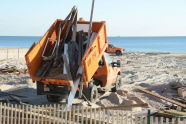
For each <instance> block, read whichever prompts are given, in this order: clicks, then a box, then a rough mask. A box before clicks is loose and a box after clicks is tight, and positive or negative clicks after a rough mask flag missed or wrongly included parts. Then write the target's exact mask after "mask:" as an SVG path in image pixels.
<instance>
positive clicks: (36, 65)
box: [25, 19, 120, 102]
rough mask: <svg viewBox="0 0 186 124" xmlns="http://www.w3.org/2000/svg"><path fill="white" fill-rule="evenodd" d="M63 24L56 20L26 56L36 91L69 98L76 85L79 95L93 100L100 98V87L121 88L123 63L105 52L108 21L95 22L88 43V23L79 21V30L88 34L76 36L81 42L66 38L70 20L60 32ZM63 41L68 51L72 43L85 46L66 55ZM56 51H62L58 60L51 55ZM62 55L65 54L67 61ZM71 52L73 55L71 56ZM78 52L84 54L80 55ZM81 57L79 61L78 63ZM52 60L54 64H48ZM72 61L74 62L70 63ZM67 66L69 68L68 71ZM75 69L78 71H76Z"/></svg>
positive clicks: (55, 99) (52, 98)
mask: <svg viewBox="0 0 186 124" xmlns="http://www.w3.org/2000/svg"><path fill="white" fill-rule="evenodd" d="M61 24H65V20H59V19H58V20H56V21H55V22H54V23H53V24H52V26H51V27H50V28H49V30H48V31H47V32H46V33H45V34H44V36H43V37H42V38H41V39H40V41H39V42H37V43H36V44H33V45H32V46H31V47H30V49H29V50H28V52H27V54H26V55H25V59H26V64H27V66H28V72H29V74H30V76H31V78H32V81H33V82H36V83H37V94H38V95H47V99H48V100H49V101H51V102H58V101H60V100H61V98H64V99H67V97H68V96H69V94H70V92H71V90H72V89H73V88H74V89H75V90H77V91H78V92H76V94H77V93H79V94H81V95H79V97H82V96H85V97H87V99H89V100H90V101H93V100H95V99H96V98H97V93H98V87H99V89H100V90H105V89H106V88H107V87H110V88H111V89H112V90H116V89H117V88H118V83H116V82H117V81H116V80H117V77H118V75H120V68H119V66H120V62H119V61H117V62H112V61H111V60H110V58H109V56H108V55H106V53H105V50H106V48H107V46H108V42H107V34H106V25H105V22H93V23H92V33H91V38H90V41H91V42H90V43H89V45H87V42H86V41H87V39H86V38H87V35H88V30H87V27H88V25H89V22H86V21H77V23H76V33H77V34H78V32H84V35H86V36H85V39H84V40H77V39H81V38H82V37H80V38H78V36H79V35H76V37H75V39H76V40H77V41H78V42H73V41H69V42H67V41H68V40H66V41H64V39H63V38H64V37H65V32H66V31H67V30H68V27H70V26H69V25H70V24H71V23H70V21H69V20H67V21H66V25H63V26H64V28H62V29H61V30H60V31H59V27H60V28H61ZM72 34H73V31H72V32H71V33H69V35H70V36H71V35H72ZM59 37H60V38H59ZM61 39H62V40H61ZM69 39H71V38H69ZM57 41H60V42H57ZM63 42H64V44H68V52H69V50H71V47H72V46H73V45H72V44H73V43H74V44H76V45H77V47H78V46H80V47H81V46H82V47H81V51H80V52H69V53H68V55H67V54H66V52H64V49H65V48H64V47H65V45H64V44H63ZM58 43H59V44H61V45H59V46H60V47H63V49H62V50H61V51H62V52H60V50H58V49H59V48H60V47H59V48H58V47H56V44H58ZM87 46H88V47H87ZM77 47H73V49H72V51H73V50H74V49H75V48H76V49H78V48H77ZM80 47H79V48H80ZM86 47H87V48H86ZM57 50H58V51H59V52H58V54H59V53H60V54H59V57H58V59H59V61H58V62H53V61H56V60H57V59H55V57H52V56H55V55H56V54H55V53H57V52H55V51H57ZM47 54H48V55H47ZM62 54H63V55H66V57H67V58H66V60H65V58H64V56H62ZM71 54H72V56H70V55H71ZM79 55H81V57H78V56H79ZM46 56H47V57H46ZM56 56H57V55H56ZM76 56H77V57H76ZM76 58H77V61H76ZM78 58H80V59H78ZM78 60H80V63H79V64H78V62H79V61H78ZM50 62H53V63H52V64H48V63H50ZM56 63H57V66H56ZM65 63H66V64H65ZM73 63H74V65H72V66H71V64H73ZM64 68H66V71H65V69H64ZM75 68H76V71H75V73H73V72H74V71H73V69H75ZM41 70H42V73H41ZM79 70H81V73H78V71H79ZM77 79H79V80H78V85H77V87H76V86H75V82H76V81H77ZM82 94H84V95H82Z"/></svg>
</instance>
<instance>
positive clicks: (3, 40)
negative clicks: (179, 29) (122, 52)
mask: <svg viewBox="0 0 186 124" xmlns="http://www.w3.org/2000/svg"><path fill="white" fill-rule="evenodd" d="M40 38H41V37H40V36H0V48H29V47H30V46H31V45H32V44H33V42H38V41H39V39H40ZM108 40H109V42H110V43H112V44H114V45H115V46H118V47H123V48H125V49H126V51H139V52H184V53H185V52H186V36H183V37H109V38H108Z"/></svg>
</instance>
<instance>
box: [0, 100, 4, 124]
mask: <svg viewBox="0 0 186 124" xmlns="http://www.w3.org/2000/svg"><path fill="white" fill-rule="evenodd" d="M2 116H3V115H2V103H0V124H1V123H2Z"/></svg>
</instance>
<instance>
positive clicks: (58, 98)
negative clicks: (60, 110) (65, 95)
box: [47, 95, 61, 102]
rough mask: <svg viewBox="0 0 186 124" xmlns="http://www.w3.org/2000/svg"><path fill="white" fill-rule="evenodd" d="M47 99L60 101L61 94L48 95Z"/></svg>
mask: <svg viewBox="0 0 186 124" xmlns="http://www.w3.org/2000/svg"><path fill="white" fill-rule="evenodd" d="M47 100H48V101H49V102H60V101H61V96H55V95H47Z"/></svg>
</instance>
